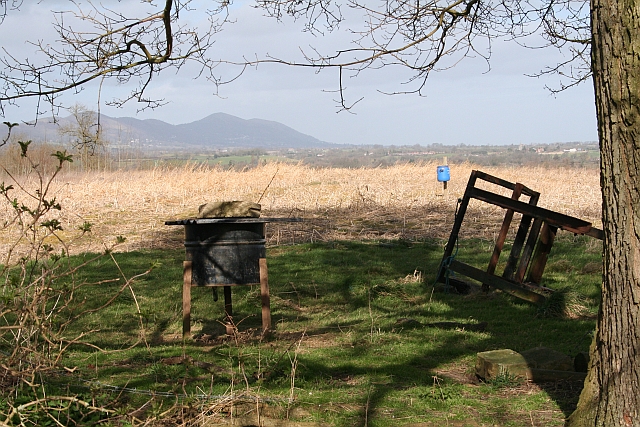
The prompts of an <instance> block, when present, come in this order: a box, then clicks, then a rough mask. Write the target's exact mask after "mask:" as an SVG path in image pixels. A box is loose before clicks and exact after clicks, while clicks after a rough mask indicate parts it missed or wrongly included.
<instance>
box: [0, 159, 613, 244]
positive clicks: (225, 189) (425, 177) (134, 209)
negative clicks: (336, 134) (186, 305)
mask: <svg viewBox="0 0 640 427" xmlns="http://www.w3.org/2000/svg"><path fill="white" fill-rule="evenodd" d="M436 166H437V165H436V163H419V164H403V165H396V166H393V167H388V168H379V169H364V168H363V169H340V168H335V169H320V168H312V167H309V166H304V165H289V164H281V163H268V164H266V165H263V166H260V167H256V168H253V169H246V170H244V171H241V172H238V171H233V170H225V169H223V168H210V167H203V166H198V165H189V166H186V167H181V168H173V169H171V168H157V169H153V170H147V171H116V172H102V173H97V172H90V173H66V174H65V173H62V174H60V175H59V176H58V177H57V178H56V180H55V181H54V183H53V186H52V193H53V194H55V196H56V199H57V200H58V201H59V203H60V204H61V205H62V207H63V209H62V211H60V212H59V213H58V212H57V214H59V215H60V217H59V221H60V223H61V226H62V228H63V230H65V231H66V230H74V229H77V228H78V227H80V226H82V224H84V223H85V222H88V223H91V224H93V227H92V234H93V238H91V239H90V238H88V237H86V238H84V239H83V238H80V239H77V240H76V241H74V242H71V243H70V245H69V246H70V247H71V248H72V251H73V252H75V253H78V252H86V251H98V252H99V251H102V250H104V245H109V244H110V243H111V242H113V241H114V240H115V239H116V238H117V236H125V237H126V242H125V244H124V245H122V246H121V249H122V250H132V249H136V248H143V247H158V246H166V245H180V244H181V242H182V235H181V234H180V230H178V229H177V228H174V227H166V226H165V225H164V221H166V220H169V219H182V218H186V217H193V216H195V215H196V214H197V209H198V206H199V205H201V204H203V203H207V202H212V201H221V200H247V201H257V200H258V199H260V197H261V196H262V200H260V203H261V205H262V216H263V217H288V216H292V217H302V218H304V219H305V221H304V222H303V223H297V224H284V225H276V224H272V225H270V226H269V227H268V233H269V237H268V238H269V240H268V244H269V245H278V244H291V243H299V242H308V241H317V240H336V239H347V240H351V239H357V240H365V239H408V240H418V239H425V238H446V237H447V236H448V234H449V233H450V231H451V225H452V223H453V219H454V214H455V209H456V202H457V199H458V198H459V197H461V196H462V194H463V193H464V189H465V186H466V183H467V179H468V177H469V174H470V172H471V170H472V169H478V167H476V166H474V165H471V164H460V165H451V166H450V167H451V181H450V182H449V185H448V189H447V190H446V191H444V190H443V187H442V184H441V183H439V182H438V181H437V180H436ZM482 170H483V171H485V172H487V173H490V174H492V175H495V176H498V177H500V178H503V179H506V180H509V181H512V182H522V183H523V184H525V185H526V186H528V187H529V188H532V189H534V190H536V191H539V192H540V193H541V198H540V202H539V205H540V206H543V207H546V208H548V209H552V210H555V211H558V212H562V213H565V214H568V215H572V216H576V217H579V218H582V219H585V220H587V221H590V222H592V223H593V224H594V225H595V226H596V227H600V225H601V221H600V215H601V198H600V190H599V175H598V171H597V170H591V169H576V168H567V169H556V170H553V171H549V170H548V169H544V168H532V167H517V168H516V167H494V168H482ZM272 178H273V180H272ZM271 180H272V181H271ZM265 189H266V192H265ZM263 193H264V195H263ZM9 212H10V207H6V206H3V207H0V215H1V216H2V217H4V218H8V214H9ZM503 215H504V211H503V210H502V209H501V208H498V207H495V206H491V205H488V204H483V203H480V202H475V201H474V202H473V203H472V204H471V205H470V207H469V210H468V212H467V215H466V218H465V227H464V229H463V232H464V235H463V236H461V237H465V236H466V237H471V236H473V237H482V238H487V239H493V238H494V233H496V232H497V229H496V227H495V224H499V223H500V221H501V219H502V217H503ZM9 234H10V233H5V234H4V235H3V238H2V241H1V242H0V254H4V253H5V252H6V250H7V247H8V246H7V245H8V244H9V242H12V241H14V240H13V239H12V237H11V236H10V235H9ZM62 237H64V236H62ZM96 242H98V243H96ZM100 242H101V243H100Z"/></svg>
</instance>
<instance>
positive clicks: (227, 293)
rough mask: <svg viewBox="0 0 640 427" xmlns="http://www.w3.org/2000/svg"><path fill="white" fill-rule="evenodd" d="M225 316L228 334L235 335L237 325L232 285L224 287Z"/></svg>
mask: <svg viewBox="0 0 640 427" xmlns="http://www.w3.org/2000/svg"><path fill="white" fill-rule="evenodd" d="M224 315H225V316H224V317H225V319H224V320H225V327H226V329H227V335H233V334H234V333H235V326H234V325H233V306H232V302H231V286H225V287H224Z"/></svg>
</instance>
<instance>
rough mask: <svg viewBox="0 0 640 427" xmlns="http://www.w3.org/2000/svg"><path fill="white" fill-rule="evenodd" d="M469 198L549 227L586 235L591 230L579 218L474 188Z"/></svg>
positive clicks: (588, 224) (586, 223)
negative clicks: (532, 219)
mask: <svg viewBox="0 0 640 427" xmlns="http://www.w3.org/2000/svg"><path fill="white" fill-rule="evenodd" d="M471 197H473V198H475V199H478V200H481V201H483V202H487V203H491V204H494V205H496V206H500V207H501V208H504V209H513V210H514V211H516V212H520V213H521V214H526V215H531V216H532V217H534V218H539V219H541V220H543V221H545V222H548V223H549V224H551V225H554V226H556V227H558V228H562V229H563V230H567V231H571V232H573V233H576V234H586V233H588V232H589V231H590V230H591V228H592V227H591V223H590V222H587V221H584V220H582V219H580V218H576V217H573V216H569V215H565V214H561V213H559V212H554V211H551V210H549V209H545V208H541V207H539V206H532V205H530V204H528V203H524V202H521V201H518V200H512V199H510V198H508V197H504V196H501V195H499V194H494V193H491V192H489V191H485V190H481V189H479V188H474V189H473V191H472V192H471Z"/></svg>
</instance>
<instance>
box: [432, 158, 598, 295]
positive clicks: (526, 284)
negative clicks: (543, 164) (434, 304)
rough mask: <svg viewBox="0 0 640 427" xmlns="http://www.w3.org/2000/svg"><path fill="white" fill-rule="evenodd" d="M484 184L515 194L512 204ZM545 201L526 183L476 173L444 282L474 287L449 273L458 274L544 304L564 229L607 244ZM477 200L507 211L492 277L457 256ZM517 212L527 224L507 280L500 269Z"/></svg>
mask: <svg viewBox="0 0 640 427" xmlns="http://www.w3.org/2000/svg"><path fill="white" fill-rule="evenodd" d="M478 180H483V181H486V182H490V183H492V184H496V185H498V186H501V187H504V188H507V189H510V190H512V195H511V197H510V198H509V197H505V196H501V195H499V194H496V193H492V192H490V191H487V190H482V189H480V188H478V187H476V183H477V181H478ZM523 195H524V196H528V197H529V201H528V202H527V203H525V202H522V201H520V200H519V199H520V197H521V196H523ZM539 198H540V193H538V192H537V191H534V190H531V189H530V188H527V187H525V186H524V185H522V184H520V183H515V184H514V183H511V182H509V181H505V180H503V179H500V178H497V177H495V176H492V175H489V174H487V173H484V172H481V171H477V170H474V171H472V172H471V176H470V177H469V181H468V183H467V188H466V190H465V193H464V196H463V197H462V199H461V201H460V205H459V207H458V209H457V213H456V218H455V221H454V224H453V229H452V230H451V234H450V236H449V240H448V242H447V245H446V247H445V251H444V255H443V258H442V263H441V266H442V268H440V272H439V273H438V281H440V282H449V283H450V284H452V285H453V286H455V287H456V288H458V289H464V288H466V287H468V285H467V284H466V283H464V282H462V281H460V280H457V279H453V278H449V277H448V271H453V272H457V273H460V274H462V275H464V276H467V277H470V278H472V279H476V280H478V281H481V282H482V283H483V288H484V289H488V288H489V287H495V288H498V289H500V290H502V291H504V292H507V293H509V294H511V295H513V296H516V297H518V298H522V299H525V300H527V301H530V302H533V303H536V304H539V303H542V302H544V300H545V299H546V295H545V294H548V292H550V291H551V290H550V289H547V288H543V287H541V286H540V283H541V280H542V274H543V273H544V268H545V266H546V263H547V259H548V257H549V253H550V252H551V247H552V246H553V241H554V239H555V236H556V233H557V231H558V229H562V230H567V231H570V232H572V233H575V234H584V235H587V236H591V237H594V238H597V239H600V240H602V230H599V229H597V228H595V227H593V226H592V225H591V223H589V222H587V221H584V220H581V219H579V218H575V217H572V216H569V215H564V214H561V213H558V212H554V211H551V210H549V209H545V208H541V207H539V206H537V204H538V200H539ZM471 199H477V200H481V201H483V202H486V203H491V204H493V205H496V206H499V207H502V208H504V209H506V213H505V217H504V220H503V222H502V227H501V228H500V233H499V234H498V239H497V240H496V245H495V247H494V249H493V254H492V255H491V259H490V261H489V265H488V267H487V270H486V271H482V270H480V269H478V268H475V267H473V266H470V265H468V264H465V263H463V262H460V261H458V260H455V259H454V258H455V257H453V256H452V255H453V251H454V249H455V246H456V242H457V240H458V234H459V232H460V228H461V227H462V221H463V220H464V216H465V214H466V211H467V207H468V205H469V201H470V200H471ZM516 212H518V213H520V214H522V219H521V220H520V225H519V227H518V230H517V232H516V235H515V238H514V242H513V246H512V248H511V253H510V254H509V258H508V260H507V264H506V267H505V269H504V272H503V274H502V276H501V277H500V276H496V275H495V274H494V273H495V269H496V266H497V264H498V260H499V257H500V254H501V252H502V249H503V247H504V243H505V241H506V237H507V233H508V231H509V228H510V227H511V223H512V221H513V215H514V213H516Z"/></svg>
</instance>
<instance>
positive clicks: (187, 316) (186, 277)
mask: <svg viewBox="0 0 640 427" xmlns="http://www.w3.org/2000/svg"><path fill="white" fill-rule="evenodd" d="M183 266H184V270H183V273H182V338H183V339H184V338H189V337H190V336H191V261H185V262H184V263H183Z"/></svg>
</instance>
